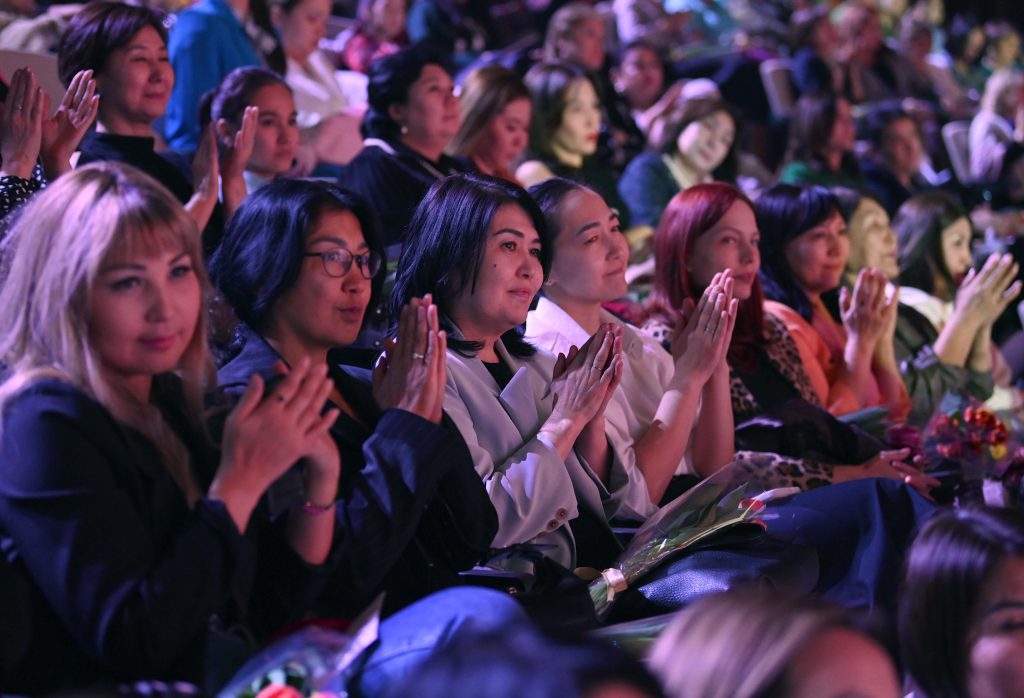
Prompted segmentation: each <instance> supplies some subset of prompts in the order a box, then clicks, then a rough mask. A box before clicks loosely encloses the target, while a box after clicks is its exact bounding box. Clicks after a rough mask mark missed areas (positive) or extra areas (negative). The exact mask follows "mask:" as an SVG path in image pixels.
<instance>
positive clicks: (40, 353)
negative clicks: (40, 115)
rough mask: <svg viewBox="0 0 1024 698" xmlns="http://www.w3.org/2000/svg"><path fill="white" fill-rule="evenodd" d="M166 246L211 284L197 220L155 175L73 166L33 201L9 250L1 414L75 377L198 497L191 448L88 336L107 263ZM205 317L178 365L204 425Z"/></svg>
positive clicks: (0, 318)
mask: <svg viewBox="0 0 1024 698" xmlns="http://www.w3.org/2000/svg"><path fill="white" fill-rule="evenodd" d="M164 250H174V251H177V250H183V251H184V252H185V253H186V254H187V255H188V256H189V257H191V259H192V263H193V268H194V270H195V273H196V275H197V278H198V280H199V284H200V288H201V289H202V290H203V291H205V290H206V289H207V288H208V287H209V284H208V282H207V280H206V274H205V271H204V269H203V260H202V253H201V250H200V242H199V231H198V230H197V228H196V225H195V223H193V222H192V219H191V218H189V217H188V215H187V214H186V213H185V210H184V209H183V208H182V206H181V204H180V203H178V201H177V200H175V199H174V197H173V196H172V195H171V194H170V192H168V191H167V190H166V189H164V188H163V187H162V186H161V185H160V184H158V183H157V182H156V180H154V179H152V178H151V177H149V176H148V175H145V174H143V173H142V172H139V171H138V170H136V169H134V168H132V167H129V166H127V165H123V164H120V163H110V162H108V163H98V164H94V165H89V166H87V167H83V168H81V169H77V170H74V171H73V172H70V173H68V174H66V175H64V176H63V177H61V178H59V179H58V180H56V181H55V182H54V183H52V184H51V185H50V186H49V187H47V188H46V189H45V190H43V191H42V192H41V193H40V194H38V195H37V196H36V197H35V199H33V200H32V201H31V202H29V203H28V205H27V206H26V207H25V208H24V210H23V211H22V213H21V215H20V216H19V217H18V219H17V222H16V223H15V225H14V227H13V229H12V230H11V233H10V235H9V236H8V238H7V240H6V241H5V242H4V244H3V248H2V261H3V268H2V273H3V287H2V289H0V328H2V333H0V360H2V361H3V362H4V363H6V364H7V366H8V368H9V369H10V374H9V377H8V378H7V380H5V381H4V383H3V384H2V385H0V412H2V410H3V408H4V407H5V406H6V404H7V403H8V401H10V400H11V399H12V398H13V397H14V396H15V395H17V394H18V393H20V392H21V391H23V390H24V389H25V388H26V387H28V386H30V385H31V384H32V383H34V382H35V381H38V380H41V379H43V378H55V379H58V380H62V381H66V382H68V383H70V384H72V385H74V386H76V387H78V388H80V389H81V390H83V391H84V392H85V393H86V394H88V395H89V396H91V397H93V398H94V399H96V400H97V401H98V402H99V403H100V404H102V405H103V406H104V407H106V408H107V409H108V410H110V412H111V413H112V414H113V416H114V417H115V418H116V419H117V420H118V421H120V422H122V423H124V424H127V425H128V426H131V427H133V428H135V429H137V430H138V431H140V432H142V433H143V434H144V435H146V436H147V437H148V438H150V439H151V440H152V441H153V442H154V443H155V444H156V446H157V448H158V450H159V451H160V455H161V458H162V459H163V461H164V466H165V467H166V469H167V470H168V472H169V473H170V474H171V476H172V477H173V478H174V479H175V481H176V482H177V483H178V484H179V485H180V486H181V488H182V490H183V491H184V492H185V494H186V496H187V497H188V499H189V502H190V503H191V502H194V501H195V500H196V499H197V498H198V496H199V492H198V489H197V487H196V485H195V483H194V480H193V479H192V476H191V469H190V467H189V457H188V451H187V450H186V449H185V447H184V444H182V443H181V441H180V439H178V437H177V436H175V434H174V432H173V430H172V429H171V428H170V427H169V425H167V423H166V421H165V420H164V419H163V417H162V415H161V413H160V411H159V410H158V409H157V408H156V407H155V406H154V405H151V404H149V403H145V404H141V403H140V402H139V400H138V399H136V398H134V397H132V395H131V394H130V393H128V392H127V391H126V390H123V389H121V388H120V387H119V386H117V385H113V384H111V383H110V382H109V381H108V380H107V378H106V377H105V375H104V373H103V372H102V371H101V359H100V357H99V356H98V355H97V353H96V351H95V348H94V347H93V346H92V342H91V341H90V336H89V335H90V317H89V309H90V301H91V294H92V289H93V286H94V284H95V282H96V278H97V275H98V274H99V272H100V269H101V268H102V267H103V265H104V263H105V262H106V261H107V260H109V259H110V258H112V257H114V256H116V257H118V258H123V257H129V258H131V257H136V256H146V255H150V254H154V253H157V252H159V251H164ZM203 317H204V314H203V312H202V310H201V309H200V313H199V316H198V320H197V327H196V329H195V332H193V335H192V339H191V341H190V342H189V344H188V346H187V347H186V348H185V351H184V353H183V354H182V356H181V359H180V361H179V366H178V370H177V371H176V374H177V375H178V376H179V377H180V379H181V382H182V388H183V392H184V398H185V410H186V414H187V416H188V418H189V421H190V422H191V423H192V424H193V426H196V427H201V425H202V414H203V410H202V401H203V392H204V390H205V387H206V385H207V384H208V382H209V381H210V379H211V378H212V376H213V364H212V361H211V360H210V357H209V352H208V350H207V346H206V329H205V323H204V322H203Z"/></svg>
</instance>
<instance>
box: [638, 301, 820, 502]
mask: <svg viewBox="0 0 1024 698" xmlns="http://www.w3.org/2000/svg"><path fill="white" fill-rule="evenodd" d="M641 329H642V330H643V331H644V332H646V333H647V334H649V335H650V336H651V337H653V338H654V339H656V340H658V342H660V343H661V345H662V346H663V347H665V348H666V349H668V350H669V351H671V338H672V327H670V326H669V325H667V324H666V323H664V322H661V321H659V320H654V319H652V320H648V321H647V322H646V323H645V324H644V325H643V326H642V327H641ZM765 339H766V341H765V345H764V350H765V355H766V356H767V357H768V360H769V361H771V363H772V365H773V366H774V367H775V368H776V370H778V372H779V373H780V374H781V375H782V377H783V378H785V379H786V380H787V381H789V382H790V383H792V384H793V387H794V388H796V390H797V392H798V393H799V394H800V397H802V398H803V399H804V400H807V401H808V402H810V403H811V404H813V405H816V406H818V407H820V406H821V400H820V399H819V398H818V394H817V393H816V392H815V391H814V388H813V387H812V386H811V381H810V379H809V378H808V377H807V373H806V372H805V371H804V369H803V363H802V362H801V360H800V352H799V350H798V349H797V347H796V343H795V342H794V341H793V338H792V337H791V336H790V335H789V332H788V331H787V330H786V326H785V324H784V323H783V322H782V320H780V319H778V318H776V317H774V316H772V315H768V314H766V315H765ZM729 388H730V396H731V398H732V412H733V418H734V419H735V421H736V422H744V421H746V420H748V419H751V418H752V417H755V416H756V415H758V414H759V413H760V412H761V407H760V405H758V403H757V400H756V399H755V398H754V396H753V394H751V392H750V390H749V389H747V386H746V385H745V384H744V383H743V379H742V378H740V377H739V376H738V375H737V374H736V373H735V372H734V371H731V372H730V386H729ZM734 462H735V464H736V466H737V467H739V468H741V469H742V470H743V471H745V472H747V473H748V474H749V475H750V477H751V479H753V480H757V481H760V482H761V483H762V484H764V485H765V486H766V487H799V488H800V489H801V490H809V489H813V488H815V487H821V486H823V485H830V484H832V478H833V466H832V465H831V464H830V463H820V462H818V461H813V460H809V459H806V458H792V457H790V456H784V455H782V454H779V453H768V452H761V451H737V452H736V455H735V459H734Z"/></svg>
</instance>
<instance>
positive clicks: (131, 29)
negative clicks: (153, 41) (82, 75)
mask: <svg viewBox="0 0 1024 698" xmlns="http://www.w3.org/2000/svg"><path fill="white" fill-rule="evenodd" d="M146 27H149V28H151V29H153V30H154V31H155V32H156V33H157V34H158V35H159V36H160V38H161V39H163V42H164V45H166V44H167V16H166V15H165V14H163V13H162V12H159V11H158V10H154V9H150V8H148V7H144V6H141V5H127V4H125V3H123V2H106V1H105V0H104V1H103V2H90V3H87V4H85V5H83V6H82V9H81V10H79V11H78V12H77V13H75V16H74V17H72V18H71V22H70V23H69V24H68V28H67V29H65V30H64V33H63V34H62V35H61V37H60V42H59V43H58V44H57V73H58V74H59V75H60V80H61V82H63V83H64V86H65V87H67V86H68V85H70V84H71V79H72V78H74V77H75V73H77V72H78V71H80V70H91V71H93V74H94V75H99V74H100V73H102V72H103V68H104V67H105V66H106V64H107V59H109V58H110V54H112V53H113V52H114V51H116V50H118V49H120V48H123V47H125V46H127V45H128V42H130V41H131V40H132V39H133V38H134V37H135V35H136V34H138V33H139V32H140V31H142V30H143V29H145V28H146Z"/></svg>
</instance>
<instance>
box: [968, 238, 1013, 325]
mask: <svg viewBox="0 0 1024 698" xmlns="http://www.w3.org/2000/svg"><path fill="white" fill-rule="evenodd" d="M1018 270H1019V267H1018V265H1017V263H1016V262H1015V261H1014V260H1013V256H1012V255H1009V254H1004V255H1000V254H998V253H997V254H993V255H991V256H990V257H989V258H988V259H987V260H985V264H984V265H982V267H981V271H977V272H976V271H975V270H974V269H971V270H970V271H969V272H967V276H965V277H964V280H963V282H962V283H961V284H960V288H959V289H957V292H956V301H955V302H954V316H955V318H956V321H957V322H966V323H974V324H975V325H976V326H977V327H978V328H979V329H980V328H982V327H988V326H991V325H992V324H993V323H994V322H995V321H996V320H997V319H998V318H999V316H1000V315H1002V314H1003V311H1004V310H1006V307H1007V306H1008V305H1009V304H1010V303H1011V302H1012V301H1013V299H1014V298H1016V297H1017V296H1018V295H1019V294H1020V290H1021V283H1020V281H1017V280H1016V279H1017V272H1018Z"/></svg>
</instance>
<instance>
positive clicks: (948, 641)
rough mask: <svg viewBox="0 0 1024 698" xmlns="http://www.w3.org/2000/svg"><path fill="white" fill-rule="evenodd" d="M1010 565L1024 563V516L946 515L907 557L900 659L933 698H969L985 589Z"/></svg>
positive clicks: (991, 512) (975, 511) (993, 512)
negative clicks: (1011, 560)
mask: <svg viewBox="0 0 1024 698" xmlns="http://www.w3.org/2000/svg"><path fill="white" fill-rule="evenodd" d="M1008 558H1024V513H1022V512H1020V511H1017V510H1013V509H994V508H987V507H979V508H965V509H960V510H958V511H947V512H942V513H940V514H936V515H935V516H933V517H932V518H931V519H930V520H929V521H928V522H927V523H926V524H925V525H924V526H923V528H922V529H921V532H920V533H919V534H918V536H917V539H916V540H915V541H914V544H913V545H912V546H911V548H910V552H909V553H908V555H907V562H906V574H905V575H904V579H903V589H902V593H901V599H900V612H899V637H900V646H901V649H902V652H901V653H902V655H903V660H904V662H905V663H906V668H907V670H908V672H909V673H910V676H911V678H912V680H913V682H914V684H915V689H916V690H917V691H918V692H923V694H924V695H927V696H929V698H959V697H960V696H966V695H968V686H967V683H968V675H969V668H970V655H969V652H970V649H969V648H970V641H969V636H970V633H971V631H972V629H973V628H974V624H975V623H976V619H977V616H976V614H977V613H978V611H979V610H980V609H978V607H977V606H978V602H979V601H980V599H981V594H982V592H983V590H984V588H985V585H986V584H987V583H988V582H989V581H990V580H991V579H992V576H993V575H994V574H995V573H996V571H997V569H998V567H999V565H1000V564H1001V563H1002V562H1004V561H1005V560H1006V559H1008Z"/></svg>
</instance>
